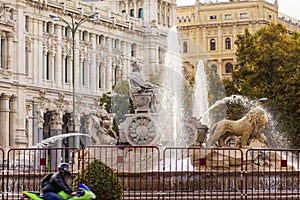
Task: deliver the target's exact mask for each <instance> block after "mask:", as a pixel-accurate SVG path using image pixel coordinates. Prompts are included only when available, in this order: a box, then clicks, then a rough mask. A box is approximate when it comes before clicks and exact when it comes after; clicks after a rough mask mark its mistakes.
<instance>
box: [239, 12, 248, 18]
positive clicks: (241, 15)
mask: <svg viewBox="0 0 300 200" xmlns="http://www.w3.org/2000/svg"><path fill="white" fill-rule="evenodd" d="M247 17H248V13H241V14H240V18H247Z"/></svg>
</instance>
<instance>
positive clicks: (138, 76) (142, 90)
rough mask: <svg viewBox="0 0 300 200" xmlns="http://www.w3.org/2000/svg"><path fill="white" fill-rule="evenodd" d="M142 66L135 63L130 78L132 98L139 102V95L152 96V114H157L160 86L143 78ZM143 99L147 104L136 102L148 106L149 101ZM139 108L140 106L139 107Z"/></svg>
mask: <svg viewBox="0 0 300 200" xmlns="http://www.w3.org/2000/svg"><path fill="white" fill-rule="evenodd" d="M141 70H142V64H140V63H139V62H138V61H135V62H134V63H133V70H132V72H131V74H130V76H129V92H130V98H131V99H132V100H133V101H137V98H135V96H139V95H143V94H144V95H149V96H150V110H151V112H157V105H158V98H157V96H158V86H157V85H155V84H153V83H150V82H148V81H146V79H145V78H144V77H143V75H142V73H141ZM140 99H143V101H145V102H136V103H137V104H139V105H143V103H145V104H147V103H148V102H147V101H148V100H147V99H145V98H140ZM137 107H138V106H137Z"/></svg>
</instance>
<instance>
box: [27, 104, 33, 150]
mask: <svg viewBox="0 0 300 200" xmlns="http://www.w3.org/2000/svg"><path fill="white" fill-rule="evenodd" d="M26 111H27V112H26V115H27V124H26V133H27V139H28V143H27V145H28V147H32V146H33V138H34V136H33V126H32V125H33V111H32V102H29V104H27V105H26Z"/></svg>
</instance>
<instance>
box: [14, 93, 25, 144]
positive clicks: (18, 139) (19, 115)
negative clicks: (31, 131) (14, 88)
mask: <svg viewBox="0 0 300 200" xmlns="http://www.w3.org/2000/svg"><path fill="white" fill-rule="evenodd" d="M24 102H25V91H24V89H22V88H20V89H19V91H18V98H17V97H12V98H11V113H10V119H11V125H12V127H11V128H12V130H11V133H12V135H13V138H12V140H13V141H14V145H13V146H14V147H25V146H26V145H27V138H26V128H25V117H26V116H25V115H26V113H25V104H24ZM14 110H16V112H15V111H14Z"/></svg>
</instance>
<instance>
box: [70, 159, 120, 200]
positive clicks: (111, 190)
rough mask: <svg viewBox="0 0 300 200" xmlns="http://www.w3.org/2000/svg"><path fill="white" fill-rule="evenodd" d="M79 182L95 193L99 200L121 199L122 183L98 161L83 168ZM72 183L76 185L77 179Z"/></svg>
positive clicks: (110, 170)
mask: <svg viewBox="0 0 300 200" xmlns="http://www.w3.org/2000/svg"><path fill="white" fill-rule="evenodd" d="M80 180H81V182H82V183H84V184H86V185H87V186H88V187H89V188H90V190H91V191H93V192H94V193H95V195H96V196H97V199H99V200H121V199H122V183H121V182H120V181H119V179H118V177H117V175H116V174H115V173H114V171H113V170H112V169H111V168H109V167H108V166H106V165H105V164H103V163H102V162H100V161H99V160H95V161H93V162H91V163H89V164H88V165H86V166H85V168H84V174H83V175H80ZM74 182H75V183H77V184H78V178H76V179H75V180H74ZM77 184H76V185H77Z"/></svg>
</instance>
